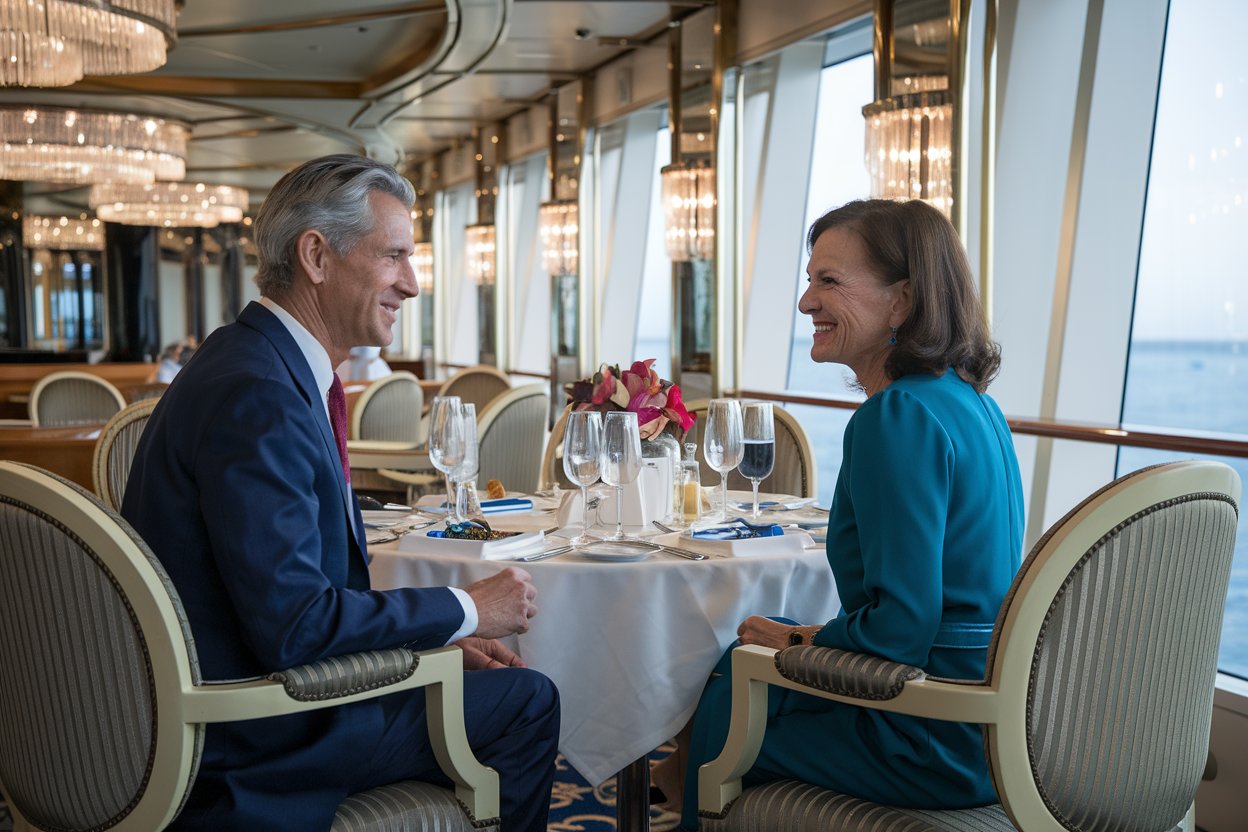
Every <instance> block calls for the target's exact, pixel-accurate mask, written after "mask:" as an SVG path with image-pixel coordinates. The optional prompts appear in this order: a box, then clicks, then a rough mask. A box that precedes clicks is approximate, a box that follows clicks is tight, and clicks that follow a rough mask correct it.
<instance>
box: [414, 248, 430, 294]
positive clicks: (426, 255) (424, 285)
mask: <svg viewBox="0 0 1248 832" xmlns="http://www.w3.org/2000/svg"><path fill="white" fill-rule="evenodd" d="M411 260H412V271H413V272H415V274H416V285H417V286H418V287H420V293H421V294H422V295H428V294H432V293H433V243H416V245H414V246H413V247H412V258H411Z"/></svg>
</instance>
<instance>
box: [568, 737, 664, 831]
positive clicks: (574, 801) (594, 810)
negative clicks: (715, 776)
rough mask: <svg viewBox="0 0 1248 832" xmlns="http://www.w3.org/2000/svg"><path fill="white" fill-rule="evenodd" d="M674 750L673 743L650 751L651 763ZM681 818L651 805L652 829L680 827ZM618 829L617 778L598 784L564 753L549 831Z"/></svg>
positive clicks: (662, 829) (660, 829) (661, 829)
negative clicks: (583, 774) (595, 785)
mask: <svg viewBox="0 0 1248 832" xmlns="http://www.w3.org/2000/svg"><path fill="white" fill-rule="evenodd" d="M671 752H672V747H671V746H670V745H664V746H660V747H659V748H658V749H657V750H655V751H653V752H651V753H650V765H651V766H653V765H654V764H655V763H656V762H658V761H659V760H661V759H663V758H664V757H666V756H667V755H668V754H670V753H671ZM677 820H678V818H677V817H676V815H674V814H672V813H670V812H662V811H660V810H659V809H656V808H654V807H653V806H652V807H650V829H651V832H664V830H670V829H675V828H676V823H677ZM614 829H615V778H614V777H612V778H611V779H610V780H607V781H606V782H605V783H603V784H602V785H601V786H598V787H596V788H595V787H594V786H591V785H589V783H587V782H585V778H583V777H581V775H580V773H579V772H577V770H576V769H574V768H572V766H571V765H569V764H568V761H567V760H565V759H564V758H563V755H562V754H560V755H559V758H558V759H557V760H556V762H555V785H554V788H552V789H551V794H550V821H549V823H548V824H547V825H546V830H547V832H607V830H614Z"/></svg>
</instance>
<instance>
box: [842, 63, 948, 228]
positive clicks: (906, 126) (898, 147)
mask: <svg viewBox="0 0 1248 832" xmlns="http://www.w3.org/2000/svg"><path fill="white" fill-rule="evenodd" d="M942 80H943V78H942ZM862 115H863V117H864V118H865V119H866V120H867V139H866V164H867V173H868V174H869V175H870V176H871V196H873V197H877V198H884V199H921V200H923V201H924V202H927V203H928V204H930V205H931V206H932V207H934V208H938V209H939V210H940V211H942V212H943V213H944V215H945V216H949V213H950V211H951V210H952V209H953V168H952V163H953V102H952V100H951V99H950V98H949V94H948V92H947V91H945V90H933V91H930V92H915V93H907V94H904V95H894V96H892V97H891V98H884V99H881V100H879V101H874V102H872V103H870V104H868V105H867V106H865V107H863V108H862Z"/></svg>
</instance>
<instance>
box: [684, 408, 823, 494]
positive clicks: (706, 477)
mask: <svg viewBox="0 0 1248 832" xmlns="http://www.w3.org/2000/svg"><path fill="white" fill-rule="evenodd" d="M709 404H710V403H709V402H708V401H707V400H706V399H701V400H699V401H695V402H689V403H688V404H687V405H686V407H687V409H688V410H689V412H690V413H692V414H694V415H695V416H697V421H696V422H694V425H693V427H692V428H690V429H689V434H688V436H686V437H685V441H686V442H696V443H697V444H698V462H699V463H700V464H701V466H702V484H703V485H718V484H719V473H718V472H717V471H715V470H714V469H713V468H711V467H710V466H709V465H707V464H706V457H705V455H704V454H703V452H702V448H703V447H704V444H703V441H704V439H703V434H704V433H705V432H706V411H707V408H708V405H709ZM772 413H773V415H774V418H775V427H776V464H775V466H774V467H773V468H772V471H771V476H770V477H768V478H767V479H765V480H763V482H762V485H761V486H760V490H761V491H770V492H772V493H775V494H794V495H796V496H798V497H814V496H815V495H816V494H818V493H819V488H818V483H817V482H816V471H817V466H816V465H815V456H814V453H815V452H814V449H813V448H811V445H810V439H809V438H807V436H806V431H804V430H803V429H802V426H801V423H799V422H798V421H797V419H796V418H795V417H794V416H793V414H792V413H789V412H788V411H787V410H785V409H784V408H783V407H781V406H780V405H778V404H776V405H772ZM728 487H729V488H730V489H735V490H738V491H749V490H750V481H749V480H748V479H746V478H745V477H743V476H741V474H740V472H738V471H736V470H733V471H731V472H729V474H728Z"/></svg>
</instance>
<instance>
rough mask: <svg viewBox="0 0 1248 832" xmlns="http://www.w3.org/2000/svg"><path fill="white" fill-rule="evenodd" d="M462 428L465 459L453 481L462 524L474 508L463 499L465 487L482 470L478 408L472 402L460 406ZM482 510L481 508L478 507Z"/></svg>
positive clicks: (458, 520)
mask: <svg viewBox="0 0 1248 832" xmlns="http://www.w3.org/2000/svg"><path fill="white" fill-rule="evenodd" d="M459 418H460V423H461V424H460V427H461V428H462V430H463V432H464V458H463V461H462V462H460V463H459V466H458V467H457V468H456V469H455V472H454V474H453V475H452V479H453V480H454V481H455V519H456V521H457V522H460V523H462V522H463V521H464V520H466V519H469V518H468V514H469V511H470V509H471V508H472V506H471V505H470V503H471V501H467V502H466V501H465V499H463V498H464V497H466V495H461V494H460V491H461V490H466V489H464V486H465V485H467V484H469V483H473V482H475V481H476V479H477V472H478V471H479V470H480V469H481V464H480V455H479V454H478V448H477V406H476V405H475V404H473V403H472V402H464V403H462V404H461V405H460V406H459ZM476 508H477V510H478V511H479V510H480V506H476Z"/></svg>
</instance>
